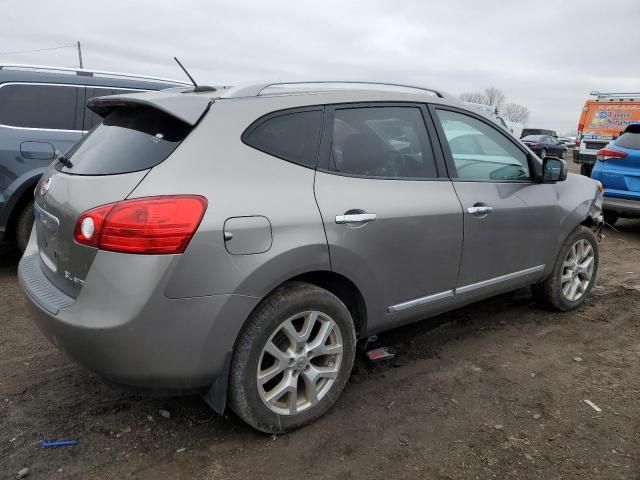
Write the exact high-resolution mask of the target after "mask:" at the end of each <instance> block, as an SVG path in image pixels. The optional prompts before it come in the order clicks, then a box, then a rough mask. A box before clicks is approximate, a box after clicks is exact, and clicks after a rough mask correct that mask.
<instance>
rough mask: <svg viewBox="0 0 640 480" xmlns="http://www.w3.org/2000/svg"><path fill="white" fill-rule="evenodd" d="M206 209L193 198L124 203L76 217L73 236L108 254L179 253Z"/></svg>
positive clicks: (166, 198) (110, 205) (140, 199)
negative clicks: (110, 252)
mask: <svg viewBox="0 0 640 480" xmlns="http://www.w3.org/2000/svg"><path fill="white" fill-rule="evenodd" d="M206 209H207V199H206V198H204V197H200V196H197V195H174V196H160V197H144V198H136V199H132V200H124V201H122V202H118V203H111V204H109V205H103V206H101V207H97V208H94V209H92V210H89V211H87V212H85V213H83V214H82V215H80V218H78V221H77V223H76V228H75V231H74V235H73V236H74V238H75V240H76V242H78V243H80V244H82V245H88V246H90V247H95V248H99V249H101V250H110V251H112V252H124V253H142V254H170V253H183V252H184V251H185V249H186V248H187V245H189V242H190V241H191V237H193V234H194V233H195V231H196V229H197V228H198V225H200V221H201V220H202V217H203V215H204V212H205V210H206Z"/></svg>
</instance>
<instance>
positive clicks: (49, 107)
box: [0, 84, 79, 130]
mask: <svg viewBox="0 0 640 480" xmlns="http://www.w3.org/2000/svg"><path fill="white" fill-rule="evenodd" d="M78 90H79V89H78V87H67V86H62V85H21V84H13V85H4V86H2V87H1V88H0V124H2V125H9V126H12V127H27V128H48V129H56V130H74V129H76V125H75V123H76V109H77V102H78Z"/></svg>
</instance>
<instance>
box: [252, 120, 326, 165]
mask: <svg viewBox="0 0 640 480" xmlns="http://www.w3.org/2000/svg"><path fill="white" fill-rule="evenodd" d="M321 124H322V111H321V110H312V111H304V112H293V113H284V114H278V115H277V116H273V117H270V118H267V119H266V120H264V121H261V123H259V124H258V125H257V126H256V127H253V128H252V127H249V129H248V130H247V132H246V133H245V134H244V135H243V137H242V139H243V141H244V142H245V143H246V144H247V145H249V146H251V147H253V148H256V149H258V150H260V151H262V152H265V153H268V154H269V155H273V156H274V157H278V158H281V159H283V160H287V161H289V162H293V163H297V164H299V165H303V166H305V167H310V168H315V166H316V154H317V151H318V143H319V142H320V127H321Z"/></svg>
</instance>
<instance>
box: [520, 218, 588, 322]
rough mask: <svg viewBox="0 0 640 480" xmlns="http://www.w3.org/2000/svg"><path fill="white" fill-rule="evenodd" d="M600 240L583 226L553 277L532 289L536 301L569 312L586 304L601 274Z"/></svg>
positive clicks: (572, 237) (564, 247)
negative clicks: (599, 262)
mask: <svg viewBox="0 0 640 480" xmlns="http://www.w3.org/2000/svg"><path fill="white" fill-rule="evenodd" d="M598 261H599V254H598V240H597V239H596V236H595V234H594V233H593V231H591V230H590V229H588V228H587V227H584V226H582V225H580V226H579V227H578V228H576V229H575V230H574V231H573V232H571V234H570V235H569V237H567V239H566V240H565V242H564V243H563V245H562V248H560V253H559V254H558V258H557V259H556V263H555V265H554V267H553V271H552V272H551V275H549V276H548V277H547V278H546V279H545V280H544V281H543V282H542V283H538V284H536V285H532V287H531V289H532V291H533V296H534V299H535V300H536V301H537V302H539V303H541V304H543V305H546V306H548V307H551V308H554V309H556V310H560V311H562V312H567V311H569V310H574V309H576V308H578V307H579V306H580V305H582V304H583V303H584V301H585V300H586V298H587V297H588V296H589V293H591V289H592V288H593V284H594V283H595V280H596V276H597V274H598Z"/></svg>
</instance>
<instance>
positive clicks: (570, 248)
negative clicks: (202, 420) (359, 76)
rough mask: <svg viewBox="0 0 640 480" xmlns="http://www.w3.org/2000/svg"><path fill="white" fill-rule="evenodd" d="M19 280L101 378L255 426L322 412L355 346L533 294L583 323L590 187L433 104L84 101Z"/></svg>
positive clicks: (212, 98)
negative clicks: (77, 133)
mask: <svg viewBox="0 0 640 480" xmlns="http://www.w3.org/2000/svg"><path fill="white" fill-rule="evenodd" d="M89 107H90V108H91V109H92V110H93V111H94V112H96V113H97V114H98V115H100V116H101V117H103V119H104V121H103V123H102V124H100V125H99V126H97V127H95V128H94V129H93V130H92V132H91V133H90V134H89V135H86V136H85V137H84V138H83V139H82V140H81V141H80V142H79V143H78V144H76V145H75V146H74V147H73V148H72V149H71V150H70V151H69V152H67V153H66V155H64V157H62V158H60V159H58V160H57V161H56V162H54V164H52V165H51V166H50V167H49V169H48V170H47V171H46V172H45V174H44V176H43V178H42V181H41V182H40V183H39V185H38V187H37V188H36V192H35V196H36V198H35V217H36V220H35V228H34V229H33V233H32V235H31V238H30V241H29V244H28V246H27V249H26V251H25V253H24V257H23V258H22V260H21V262H20V265H19V278H20V282H21V285H22V288H23V289H24V291H25V294H26V297H27V299H28V300H29V304H30V305H31V307H32V308H33V312H34V315H33V316H34V319H35V321H36V322H37V324H38V326H39V327H40V329H41V330H42V331H43V332H44V334H45V335H46V336H47V337H48V338H49V339H50V340H51V342H52V343H53V344H55V345H56V346H57V347H59V348H61V349H63V350H64V351H65V352H67V353H68V354H69V355H70V356H71V357H72V358H74V359H75V360H76V361H78V362H79V363H81V364H82V365H85V366H86V367H88V368H89V369H91V370H92V371H94V372H96V373H97V374H99V375H100V376H102V377H104V378H105V379H108V380H110V381H112V382H115V383H120V384H124V385H129V386H135V387H142V388H146V389H152V390H162V391H165V392H173V393H184V392H193V391H200V392H202V394H203V396H204V398H205V400H206V401H207V402H208V403H209V405H211V407H212V408H213V409H214V410H216V411H217V412H222V411H223V410H224V409H225V408H226V406H227V405H228V406H230V407H231V408H232V409H233V411H234V412H236V414H237V415H238V416H240V417H241V418H242V419H243V420H244V421H245V422H247V423H248V424H249V425H251V426H252V427H254V428H256V429H258V430H261V431H264V432H283V431H287V430H290V429H292V428H296V427H299V426H301V425H303V424H305V423H308V422H310V421H313V420H315V419H317V418H318V417H320V416H321V415H323V414H324V413H325V412H326V411H327V410H328V409H329V408H330V407H331V406H332V404H333V403H334V402H335V400H336V398H337V397H338V395H339V394H340V392H341V390H342V389H343V388H344V386H345V384H346V383H347V380H348V378H349V374H350V371H351V368H352V366H353V361H354V355H355V347H356V342H357V340H358V339H360V338H366V337H367V336H369V335H372V334H374V333H376V332H380V331H383V330H386V329H390V328H393V327H397V326H399V325H403V324H406V323H409V322H414V321H417V320H422V319H425V318H428V317H431V316H434V315H437V314H439V313H442V312H445V311H448V310H452V309H455V308H458V307H460V306H462V305H466V304H469V303H472V302H475V301H477V300H480V299H484V298H487V297H491V296H493V295H497V294H500V293H504V292H508V291H511V290H514V289H518V288H521V287H525V286H529V285H531V286H532V287H533V293H534V297H535V299H537V300H539V301H541V302H543V303H545V304H547V305H549V306H551V307H553V308H556V309H559V310H563V311H564V310H571V309H574V308H577V307H578V306H580V305H581V304H582V303H583V302H584V301H585V298H586V297H587V296H588V295H589V292H590V291H591V288H592V286H593V283H594V281H595V278H596V273H597V269H598V232H599V229H600V228H601V225H602V214H601V207H602V192H601V190H602V188H601V186H600V185H599V184H598V183H597V182H595V181H594V180H591V179H590V178H586V177H582V176H578V175H573V174H567V169H566V165H565V163H564V161H562V160H560V159H557V158H545V159H544V161H541V160H540V159H538V158H537V157H536V156H535V155H534V154H533V153H532V152H531V151H530V150H528V148H527V147H526V146H525V145H523V144H522V143H520V141H518V140H517V139H515V138H514V137H512V136H511V135H509V133H508V132H506V131H505V130H504V129H502V128H500V127H499V126H497V125H495V124H494V123H493V122H491V121H490V120H488V119H486V118H484V117H483V116H481V115H478V114H476V113H474V112H471V111H469V110H467V109H465V108H464V107H463V106H462V105H461V104H459V103H458V102H457V101H455V100H452V99H449V97H448V96H447V95H444V94H442V93H440V92H438V91H434V90H428V89H422V88H416V87H403V86H398V85H380V84H376V85H373V84H366V83H362V84H350V83H344V82H343V83H313V84H312V83H303V84H278V85H266V84H264V85H249V86H244V87H234V88H226V89H218V90H214V89H207V88H202V87H200V88H198V89H196V91H194V90H193V89H191V90H185V89H173V90H165V91H161V92H151V93H136V94H128V95H116V96H111V97H102V98H99V99H93V100H91V101H90V102H89Z"/></svg>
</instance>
